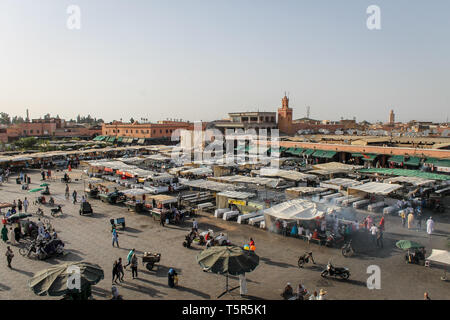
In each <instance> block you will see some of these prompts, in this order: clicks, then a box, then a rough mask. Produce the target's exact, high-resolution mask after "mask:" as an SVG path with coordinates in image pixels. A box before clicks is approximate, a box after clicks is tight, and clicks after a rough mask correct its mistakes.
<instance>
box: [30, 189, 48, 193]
mask: <svg viewBox="0 0 450 320" xmlns="http://www.w3.org/2000/svg"><path fill="white" fill-rule="evenodd" d="M41 190H44V188H34V189H31V190H30V191H28V192H30V193H34V192H38V191H41Z"/></svg>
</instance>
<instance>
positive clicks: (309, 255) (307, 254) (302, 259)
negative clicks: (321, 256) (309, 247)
mask: <svg viewBox="0 0 450 320" xmlns="http://www.w3.org/2000/svg"><path fill="white" fill-rule="evenodd" d="M309 259H311V261H312V263H313V264H316V263H315V262H314V258H313V255H312V251H310V252H305V254H303V255H302V256H300V258H298V267H299V268H303V265H304V264H305V263H308V262H309Z"/></svg>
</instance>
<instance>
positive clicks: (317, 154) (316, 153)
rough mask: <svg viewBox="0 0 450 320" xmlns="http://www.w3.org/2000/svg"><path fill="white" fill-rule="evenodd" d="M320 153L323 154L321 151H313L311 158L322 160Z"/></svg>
mask: <svg viewBox="0 0 450 320" xmlns="http://www.w3.org/2000/svg"><path fill="white" fill-rule="evenodd" d="M322 153H323V150H316V151H314V153H313V154H312V156H313V157H316V158H322Z"/></svg>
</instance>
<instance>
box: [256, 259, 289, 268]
mask: <svg viewBox="0 0 450 320" xmlns="http://www.w3.org/2000/svg"><path fill="white" fill-rule="evenodd" d="M259 260H261V261H263V262H264V263H265V264H267V265H270V266H276V267H281V268H293V267H294V268H295V265H293V264H289V263H284V262H279V261H272V260H270V259H269V258H262V257H260V258H259Z"/></svg>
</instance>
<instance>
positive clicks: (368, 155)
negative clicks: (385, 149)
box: [361, 153, 378, 161]
mask: <svg viewBox="0 0 450 320" xmlns="http://www.w3.org/2000/svg"><path fill="white" fill-rule="evenodd" d="M361 155H362V159H363V160H364V161H373V160H375V158H376V157H377V156H378V155H377V154H373V153H366V154H361Z"/></svg>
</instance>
